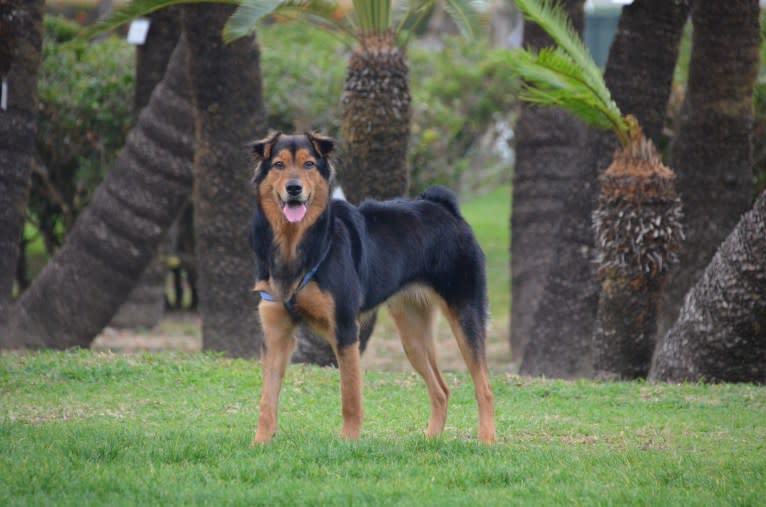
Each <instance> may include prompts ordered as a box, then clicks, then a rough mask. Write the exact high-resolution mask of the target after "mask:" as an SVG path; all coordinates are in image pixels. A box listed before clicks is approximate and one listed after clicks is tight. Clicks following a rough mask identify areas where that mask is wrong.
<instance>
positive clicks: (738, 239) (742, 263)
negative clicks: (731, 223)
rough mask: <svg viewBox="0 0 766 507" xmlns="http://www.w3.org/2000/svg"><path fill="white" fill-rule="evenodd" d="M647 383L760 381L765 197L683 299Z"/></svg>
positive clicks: (765, 327)
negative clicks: (649, 381) (650, 381)
mask: <svg viewBox="0 0 766 507" xmlns="http://www.w3.org/2000/svg"><path fill="white" fill-rule="evenodd" d="M649 379H650V380H653V381H668V382H699V381H705V382H757V383H764V382H766V193H763V194H761V196H760V198H758V200H757V201H756V203H755V205H754V206H753V209H752V210H751V211H749V212H748V213H746V214H745V215H744V216H743V217H742V218H741V220H740V221H739V223H738V224H737V226H736V227H735V228H734V230H733V231H732V232H731V234H729V236H728V237H727V238H726V240H725V241H724V242H723V244H722V245H721V246H720V247H719V248H718V251H717V252H716V253H715V255H714V256H713V259H712V260H711V261H710V264H708V266H707V268H706V269H705V271H704V272H703V274H702V276H701V277H700V279H699V281H698V282H697V283H696V284H695V285H694V287H692V288H691V290H690V291H689V293H688V294H687V296H686V298H684V304H683V307H682V308H681V312H680V315H679V317H678V320H677V321H676V323H675V324H674V325H673V327H672V328H671V329H670V331H668V334H667V335H666V336H665V338H664V340H663V341H662V343H661V344H660V345H659V346H658V348H657V351H656V353H655V356H654V360H653V362H652V369H651V372H650V375H649Z"/></svg>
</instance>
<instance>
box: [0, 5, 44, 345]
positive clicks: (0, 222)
mask: <svg viewBox="0 0 766 507" xmlns="http://www.w3.org/2000/svg"><path fill="white" fill-rule="evenodd" d="M22 5H23V7H22ZM44 5H45V2H43V1H40V0H36V1H24V2H19V1H15V0H14V1H10V0H3V1H2V2H0V39H2V40H1V41H0V78H7V84H8V92H9V93H8V95H9V97H8V104H7V106H8V107H7V109H6V110H1V109H0V344H1V343H2V341H1V340H2V339H3V337H4V336H5V335H6V331H5V329H4V328H5V326H6V325H7V322H8V317H9V314H10V311H11V306H12V304H13V282H14V280H15V278H16V263H17V260H18V258H19V245H20V244H21V235H22V233H23V230H24V219H25V216H26V214H25V211H26V205H27V196H28V193H29V182H30V176H31V173H32V160H33V154H34V150H35V132H36V130H37V72H38V69H39V67H40V61H41V50H42V38H43V34H42V31H43V8H44Z"/></svg>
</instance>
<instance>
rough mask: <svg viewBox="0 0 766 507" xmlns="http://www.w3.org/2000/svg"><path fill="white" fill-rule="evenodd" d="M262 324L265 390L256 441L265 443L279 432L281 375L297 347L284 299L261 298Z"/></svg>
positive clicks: (254, 443) (293, 327)
mask: <svg viewBox="0 0 766 507" xmlns="http://www.w3.org/2000/svg"><path fill="white" fill-rule="evenodd" d="M258 312H259V313H260V316H261V325H262V326H263V340H264V346H265V349H266V350H265V351H264V354H263V391H262V393H261V406H260V415H259V417H258V429H257V430H256V432H255V438H254V439H253V445H256V444H265V443H268V442H269V441H271V438H272V437H273V436H274V434H275V433H276V432H277V406H278V404H279V391H280V390H281V388H282V378H283V377H284V376H285V369H286V368H287V362H288V361H289V360H290V356H291V355H292V353H293V350H295V336H294V332H295V325H294V323H293V321H292V319H291V318H290V316H289V315H288V313H287V311H286V310H285V308H284V306H283V305H282V304H281V303H277V302H270V301H261V304H260V305H259V307H258Z"/></svg>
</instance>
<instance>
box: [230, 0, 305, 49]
mask: <svg viewBox="0 0 766 507" xmlns="http://www.w3.org/2000/svg"><path fill="white" fill-rule="evenodd" d="M238 3H239V7H237V10H235V11H234V13H233V14H232V15H231V17H229V20H228V21H227V22H226V25H224V27H223V40H224V42H226V43H229V42H231V41H234V40H236V39H239V38H241V37H246V36H248V35H250V34H251V33H253V32H254V31H255V25H256V23H258V21H260V20H261V19H263V18H264V17H266V16H268V15H269V14H271V13H273V12H274V11H275V10H277V9H278V8H280V7H282V6H284V5H285V4H288V3H291V2H290V0H239V2H238ZM292 3H297V2H292Z"/></svg>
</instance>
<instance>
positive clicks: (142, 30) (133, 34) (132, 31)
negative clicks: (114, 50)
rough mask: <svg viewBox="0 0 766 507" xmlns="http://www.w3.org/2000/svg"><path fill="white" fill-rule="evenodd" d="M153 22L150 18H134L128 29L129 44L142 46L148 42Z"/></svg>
mask: <svg viewBox="0 0 766 507" xmlns="http://www.w3.org/2000/svg"><path fill="white" fill-rule="evenodd" d="M151 24H152V21H151V20H150V19H148V18H138V19H134V20H133V22H131V23H130V28H129V29H128V44H134V45H136V46H141V45H142V44H143V43H144V42H146V35H147V34H148V33H149V25H151Z"/></svg>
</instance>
